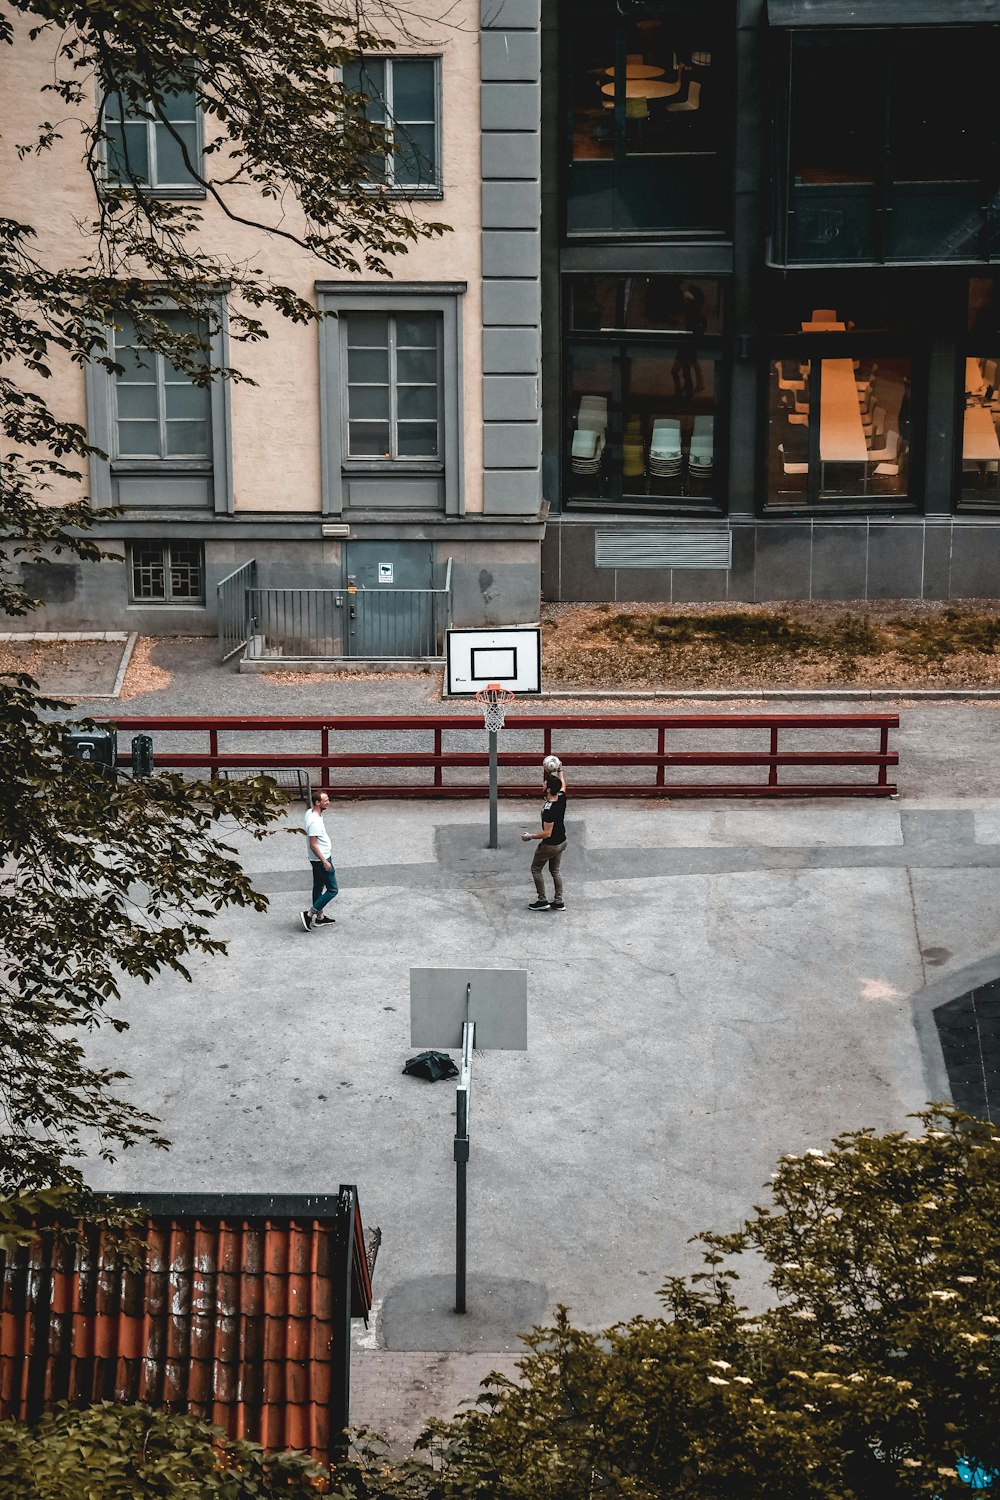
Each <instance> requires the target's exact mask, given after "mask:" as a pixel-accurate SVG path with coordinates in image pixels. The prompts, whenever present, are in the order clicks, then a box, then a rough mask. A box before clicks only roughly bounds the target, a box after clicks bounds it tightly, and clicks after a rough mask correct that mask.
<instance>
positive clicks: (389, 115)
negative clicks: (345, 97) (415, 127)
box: [384, 57, 396, 187]
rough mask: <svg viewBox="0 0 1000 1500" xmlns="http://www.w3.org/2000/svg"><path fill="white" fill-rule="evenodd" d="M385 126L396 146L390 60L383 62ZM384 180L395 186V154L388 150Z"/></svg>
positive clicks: (390, 185)
mask: <svg viewBox="0 0 1000 1500" xmlns="http://www.w3.org/2000/svg"><path fill="white" fill-rule="evenodd" d="M384 76H385V124H386V129H387V130H388V132H389V136H390V139H391V142H392V145H393V146H395V144H396V111H395V109H394V108H393V103H392V94H393V88H392V82H393V79H392V59H391V58H388V57H387V58H386V60H385V75H384ZM385 180H386V183H387V184H388V186H389V187H395V186H396V154H395V152H394V151H393V150H392V149H390V150H389V151H388V152H387V153H386V158H385Z"/></svg>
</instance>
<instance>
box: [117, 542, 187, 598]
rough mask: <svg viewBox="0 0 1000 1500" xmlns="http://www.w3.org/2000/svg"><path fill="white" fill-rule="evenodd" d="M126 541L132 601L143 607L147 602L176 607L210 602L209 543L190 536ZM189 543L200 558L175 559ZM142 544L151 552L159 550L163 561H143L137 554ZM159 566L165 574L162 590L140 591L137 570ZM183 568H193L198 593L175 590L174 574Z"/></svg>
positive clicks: (163, 575) (163, 574) (129, 592)
mask: <svg viewBox="0 0 1000 1500" xmlns="http://www.w3.org/2000/svg"><path fill="white" fill-rule="evenodd" d="M126 545H127V549H128V580H129V584H128V602H129V604H130V605H132V606H138V607H142V606H144V605H157V604H164V605H168V606H169V607H170V608H172V609H182V608H188V609H198V608H203V607H204V605H205V602H206V599H205V593H206V591H205V546H204V543H203V542H192V541H189V540H184V541H180V540H174V541H163V542H157V541H145V540H143V541H130V542H128V543H127V544H126ZM185 547H186V548H190V549H191V550H192V551H193V552H194V553H196V558H195V560H194V561H193V562H192V561H191V560H186V561H183V562H182V561H180V560H177V559H175V553H179V551H180V549H181V548H185ZM139 548H145V549H147V550H148V551H149V552H154V551H158V552H159V558H160V560H159V563H155V562H153V561H145V562H140V561H139V560H138V558H137V556H136V552H137V549H139ZM157 567H158V569H159V571H160V572H161V574H162V578H163V587H162V592H160V593H154V594H148V593H142V592H137V590H136V573H137V571H138V570H140V569H146V570H147V571H148V570H152V569H153V568H157ZM182 568H184V569H193V571H194V574H195V577H196V579H197V583H198V592H197V594H194V593H184V594H182V593H177V594H175V593H174V587H175V585H174V577H175V574H176V573H177V572H178V571H179V570H180V569H182Z"/></svg>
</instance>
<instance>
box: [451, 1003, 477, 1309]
mask: <svg viewBox="0 0 1000 1500" xmlns="http://www.w3.org/2000/svg"><path fill="white" fill-rule="evenodd" d="M471 997H472V985H471V984H467V985H466V987H465V1022H464V1024H463V1026H462V1071H461V1073H460V1074H459V1079H458V1086H457V1088H456V1089H455V1311H456V1312H457V1313H464V1312H465V1266H466V1224H467V1210H468V1196H467V1182H466V1169H467V1167H468V1162H469V1094H470V1092H471V1089H472V1049H473V1047H474V1046H475V1039H476V1023H475V1021H470V1020H469V1002H470V1000H471Z"/></svg>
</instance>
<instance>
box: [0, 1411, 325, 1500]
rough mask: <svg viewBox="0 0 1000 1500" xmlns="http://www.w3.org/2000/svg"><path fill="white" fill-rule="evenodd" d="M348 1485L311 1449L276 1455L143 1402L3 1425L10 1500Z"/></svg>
mask: <svg viewBox="0 0 1000 1500" xmlns="http://www.w3.org/2000/svg"><path fill="white" fill-rule="evenodd" d="M347 1482H348V1477H347V1475H345V1479H344V1483H347ZM344 1483H342V1482H341V1481H340V1479H339V1478H337V1477H336V1476H335V1475H334V1474H332V1473H331V1471H330V1470H329V1469H327V1468H324V1467H322V1466H321V1465H319V1464H316V1463H314V1462H313V1461H312V1459H310V1458H309V1457H308V1455H307V1454H305V1453H294V1452H292V1453H278V1454H269V1455H268V1454H265V1453H264V1452H263V1450H262V1449H261V1448H260V1447H259V1445H258V1444H257V1443H250V1442H246V1441H245V1440H243V1439H234V1438H227V1437H225V1436H223V1434H222V1433H220V1432H219V1430H218V1429H217V1428H214V1427H210V1426H208V1424H207V1423H205V1422H200V1421H198V1420H197V1419H196V1418H194V1417H184V1416H175V1415H171V1414H169V1413H167V1412H162V1411H161V1412H154V1411H150V1410H148V1408H146V1407H141V1406H117V1405H115V1404H114V1403H112V1402H104V1403H102V1404H101V1405H100V1406H94V1407H91V1408H90V1409H89V1410H88V1411H73V1410H69V1409H67V1408H65V1407H63V1408H61V1409H60V1410H58V1411H56V1412H53V1413H52V1414H50V1415H48V1416H45V1417H43V1418H42V1420H41V1421H40V1422H39V1424H38V1426H37V1427H35V1428H30V1427H27V1426H25V1425H24V1424H22V1423H19V1422H0V1500H81V1497H82V1496H86V1497H87V1500H126V1497H128V1500H131V1497H136V1500H140V1497H144V1496H148V1497H150V1500H152V1497H154V1496H155V1497H156V1500H269V1497H271V1496H279V1495H280V1496H282V1497H287V1500H316V1497H317V1496H319V1495H338V1494H344V1493H345V1492H346V1493H351V1490H350V1489H348V1490H346V1491H345V1487H344Z"/></svg>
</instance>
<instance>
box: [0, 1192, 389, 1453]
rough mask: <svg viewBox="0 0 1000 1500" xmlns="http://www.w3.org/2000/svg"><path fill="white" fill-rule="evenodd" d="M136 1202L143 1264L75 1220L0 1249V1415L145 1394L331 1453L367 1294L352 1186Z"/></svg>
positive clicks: (256, 1434) (261, 1436)
mask: <svg viewBox="0 0 1000 1500" xmlns="http://www.w3.org/2000/svg"><path fill="white" fill-rule="evenodd" d="M143 1201H144V1204H145V1206H146V1208H147V1210H148V1214H147V1217H146V1219H145V1222H144V1223H139V1224H137V1225H136V1226H135V1229H134V1231H133V1235H134V1237H135V1239H137V1240H138V1241H139V1242H140V1243H141V1245H142V1246H143V1247H144V1253H143V1256H142V1260H143V1264H142V1266H141V1268H140V1269H138V1270H132V1269H129V1268H128V1267H127V1266H126V1265H124V1264H123V1262H122V1259H121V1257H120V1255H119V1254H118V1253H117V1251H116V1248H115V1241H114V1237H112V1236H110V1235H108V1234H106V1233H105V1232H104V1231H102V1230H100V1229H99V1228H97V1227H95V1226H94V1225H88V1224H84V1223H82V1222H81V1223H80V1224H79V1225H78V1226H77V1229H78V1232H79V1236H80V1239H79V1243H67V1242H65V1241H62V1240H57V1239H53V1238H52V1237H50V1236H46V1237H44V1238H43V1239H40V1240H38V1241H36V1242H35V1243H34V1244H32V1245H30V1246H28V1247H27V1248H25V1249H22V1250H19V1251H17V1252H13V1253H10V1254H7V1255H4V1254H3V1253H2V1252H0V1277H2V1283H0V1285H2V1294H0V1418H2V1417H17V1418H20V1419H22V1420H25V1421H33V1420H35V1419H36V1418H37V1417H38V1416H39V1415H40V1414H41V1412H42V1411H44V1410H47V1409H48V1408H50V1407H51V1406H52V1405H54V1403H55V1402H57V1401H69V1402H71V1403H73V1404H75V1405H80V1406H86V1405H89V1404H90V1403H91V1402H95V1401H103V1400H114V1401H122V1402H126V1403H130V1402H143V1403H145V1404H148V1405H150V1406H159V1407H166V1408H167V1409H169V1410H171V1411H179V1412H188V1413H190V1414H191V1415H192V1416H197V1417H201V1418H203V1419H204V1420H205V1421H209V1422H212V1423H214V1424H215V1425H216V1426H218V1427H221V1428H223V1429H224V1430H225V1431H226V1432H227V1433H228V1434H229V1435H230V1436H231V1437H249V1438H253V1439H254V1440H255V1441H257V1442H260V1443H262V1444H263V1445H264V1447H266V1448H270V1449H281V1448H304V1449H307V1450H308V1451H309V1452H311V1453H312V1455H313V1457H314V1458H317V1459H320V1460H323V1461H325V1460H327V1459H329V1458H330V1457H331V1456H334V1455H335V1453H336V1452H337V1451H338V1448H339V1446H340V1441H341V1434H342V1432H343V1429H344V1427H346V1426H347V1423H348V1421H349V1395H350V1319H351V1317H363V1318H365V1320H366V1321H367V1317H368V1313H369V1311H370V1309H371V1302H372V1290H371V1271H372V1268H373V1265H374V1253H375V1251H374V1248H373V1249H372V1250H369V1249H367V1248H366V1245H365V1239H364V1228H363V1225H362V1222H361V1212H360V1209H359V1207H358V1201H357V1192H356V1190H355V1189H354V1188H352V1187H342V1188H341V1189H340V1193H339V1194H338V1196H337V1197H335V1198H334V1197H327V1198H315V1197H310V1198H306V1197H302V1198H276V1197H263V1196H260V1197H258V1196H243V1197H231V1196H225V1195H221V1194H219V1195H207V1196H205V1195H199V1196H197V1197H196V1196H193V1195H160V1194H153V1195H151V1196H150V1195H146V1197H145V1198H144V1200H143ZM377 1234H378V1232H377V1231H376V1236H377ZM376 1245H377V1240H376ZM348 1286H350V1295H349V1296H348Z"/></svg>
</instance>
